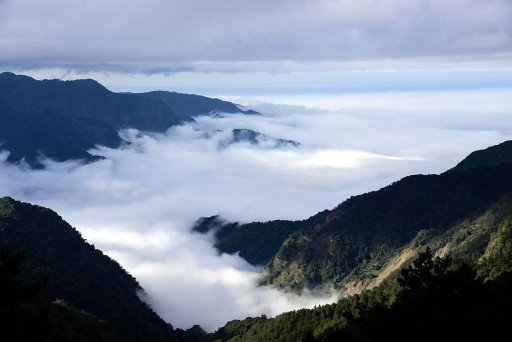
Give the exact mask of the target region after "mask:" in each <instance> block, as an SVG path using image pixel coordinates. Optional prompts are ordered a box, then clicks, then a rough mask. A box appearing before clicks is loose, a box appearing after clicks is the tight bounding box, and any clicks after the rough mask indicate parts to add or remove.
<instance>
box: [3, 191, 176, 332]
mask: <svg viewBox="0 0 512 342" xmlns="http://www.w3.org/2000/svg"><path fill="white" fill-rule="evenodd" d="M0 244H1V245H3V246H5V247H6V248H8V249H9V250H10V251H11V252H12V251H24V253H25V257H26V260H25V261H24V263H23V264H22V265H21V266H20V272H19V276H18V278H19V280H20V281H21V282H22V283H24V284H31V283H35V282H37V281H39V280H40V279H43V278H47V280H48V281H47V284H46V287H45V288H43V289H42V291H41V299H42V300H44V301H45V302H46V303H48V305H49V303H51V302H54V301H55V300H57V299H61V300H63V301H65V302H66V303H68V304H69V306H63V305H57V304H58V303H59V302H55V304H52V305H51V306H49V307H48V305H47V308H48V310H51V311H52V312H54V313H55V314H56V315H57V316H58V317H61V318H63V319H64V318H69V320H70V321H71V322H73V321H74V322H78V323H80V322H81V323H84V324H86V325H91V324H92V325H95V326H98V327H100V328H101V326H102V325H101V324H99V323H98V322H100V321H104V322H106V323H107V324H108V326H109V327H110V328H111V329H112V331H113V332H114V333H115V334H116V335H118V336H120V338H121V339H122V340H125V341H142V340H144V341H172V340H179V338H178V337H177V336H176V332H175V331H173V329H172V327H171V326H170V325H169V324H167V323H165V322H164V321H163V320H162V319H161V318H160V317H158V316H157V315H156V313H155V312H153V311H152V310H151V309H150V308H149V307H148V305H147V304H146V303H144V302H142V301H141V300H140V298H139V297H138V295H137V291H139V290H141V288H140V286H139V284H138V283H137V281H136V280H135V279H134V278H133V277H132V276H130V275H129V274H128V273H127V272H126V271H125V270H124V269H122V268H121V266H119V264H117V263H116V262H115V261H113V260H111V259H110V258H109V257H107V256H105V255H104V254H103V253H101V252H100V251H99V250H97V249H95V248H94V246H92V245H89V244H88V243H86V242H85V241H84V240H83V239H82V237H81V236H80V234H79V233H78V232H77V231H76V230H75V229H74V228H72V227H71V226H70V225H69V224H67V223H66V222H65V221H64V220H62V218H61V217H59V216H58V215H57V214H56V213H54V212H52V211H51V210H49V209H46V208H42V207H38V206H33V205H29V204H26V203H21V202H17V201H14V200H12V199H10V198H1V199H0ZM56 305H57V306H56ZM70 308H77V309H70ZM84 313H88V314H87V315H85V314H84ZM91 317H94V319H93V318H91ZM57 322H58V320H57ZM56 324H57V323H56ZM98 324H99V325H98ZM70 329H71V328H70ZM71 330H72V329H71ZM71 330H70V331H71Z"/></svg>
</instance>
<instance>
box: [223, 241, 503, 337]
mask: <svg viewBox="0 0 512 342" xmlns="http://www.w3.org/2000/svg"><path fill="white" fill-rule="evenodd" d="M504 252H506V253H507V254H508V255H509V256H510V252H512V249H511V247H510V245H509V246H508V249H507V250H506V251H504ZM509 263H510V262H509ZM511 271H512V268H511V267H506V270H505V269H503V268H502V266H500V265H499V263H494V264H493V266H492V267H490V268H486V269H485V270H482V269H480V268H479V266H477V265H475V264H473V263H471V262H468V261H461V260H458V261H453V260H451V259H450V258H449V257H444V258H440V257H434V256H433V254H432V252H431V251H430V250H429V249H426V250H425V251H422V252H420V253H419V256H418V257H417V258H416V259H415V260H414V261H413V262H412V264H411V265H410V266H408V267H406V268H404V269H402V270H401V271H400V274H399V275H398V277H397V279H396V280H394V281H389V282H386V283H384V284H382V285H381V286H380V287H377V288H374V289H371V290H365V291H363V292H362V293H361V294H358V295H354V296H351V297H347V298H342V299H340V300H339V301H338V302H337V303H335V304H331V305H325V306H320V307H316V308H314V309H311V310H308V309H303V310H298V311H293V312H288V313H284V314H281V315H278V316H277V317H275V318H272V319H268V318H266V317H265V316H262V317H255V318H247V319H244V320H235V321H231V322H229V323H228V324H226V325H225V326H224V327H222V328H221V329H219V330H218V331H217V332H216V333H215V337H214V340H215V341H231V342H235V341H237V342H242V341H244V342H256V341H258V342H264V341H283V342H284V341H290V342H294V341H304V342H306V341H319V342H320V341H322V342H323V341H488V340H499V339H500V338H502V337H503V336H507V335H508V334H509V327H508V323H509V318H510V314H509V308H510V306H511V305H512V295H511V293H510V287H511V286H512V272H511Z"/></svg>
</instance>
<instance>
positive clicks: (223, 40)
mask: <svg viewBox="0 0 512 342" xmlns="http://www.w3.org/2000/svg"><path fill="white" fill-rule="evenodd" d="M511 18H512V3H511V2H510V1H508V0H450V1H446V0H358V1H350V0H299V1H297V0H240V1H230V0H217V1H209V0H187V1H182V0H147V1H138V0H122V1H121V0H118V1H115V0H103V1H83V0H46V1H38V0H3V1H0V51H2V52H1V54H0V63H1V64H3V65H10V66H14V65H17V66H23V67H36V66H37V67H44V66H61V67H70V68H78V69H85V70H108V69H110V70H132V71H133V70H137V69H138V70H140V71H145V72H152V71H162V70H167V71H173V70H183V69H185V70H187V69H190V68H194V65H193V64H191V63H196V62H202V63H203V67H204V63H212V62H213V63H214V64H215V63H220V64H217V68H219V67H220V68H222V63H224V68H226V67H227V68H228V69H231V68H232V67H233V64H232V62H279V63H283V62H285V63H287V62H292V63H293V62H294V61H299V62H312V61H331V62H332V61H360V60H385V59H389V58H391V59H400V58H418V57H420V58H429V57H443V56H459V57H460V56H465V57H468V56H476V58H477V59H478V58H480V57H478V56H488V55H496V54H498V55H499V54H510V53H511V52H512V49H511V48H512V20H511ZM484 58H485V57H484ZM247 67H248V66H247V65H246V66H245V68H247ZM213 68H214V69H215V67H213ZM262 68H265V66H263V65H259V70H268V66H267V69H262Z"/></svg>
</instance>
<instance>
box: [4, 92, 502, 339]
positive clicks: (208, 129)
mask: <svg viewBox="0 0 512 342" xmlns="http://www.w3.org/2000/svg"><path fill="white" fill-rule="evenodd" d="M511 99H512V90H510V89H501V90H479V91H475V90H472V91H444V92H408V93H400V92H396V93H393V92H391V93H370V94H344V95H337V96H295V97H294V96H288V97H261V98H258V97H248V98H245V97H239V98H237V100H238V101H239V102H241V103H245V104H252V105H254V106H255V107H256V109H258V110H259V111H261V112H262V113H263V115H261V116H244V115H237V114H234V115H227V116H225V117H222V118H218V117H217V118H213V117H199V118H198V119H197V122H196V123H191V124H187V125H184V126H179V127H173V128H171V129H170V130H169V131H168V132H167V133H166V134H156V135H144V134H140V133H139V132H137V131H134V130H127V131H123V132H122V134H123V136H124V137H125V138H126V139H127V140H130V141H131V142H132V144H131V145H130V146H127V147H125V148H123V149H118V150H112V149H107V148H99V153H101V154H102V155H105V156H106V157H107V158H108V159H107V160H103V161H99V162H95V163H93V164H88V165H79V164H76V163H71V162H69V163H53V162H48V168H47V169H46V170H26V169H22V168H19V167H17V166H12V165H8V164H6V163H5V162H0V189H1V191H2V195H10V196H13V197H15V198H17V199H20V200H25V201H29V202H33V203H38V204H41V205H45V206H48V207H50V208H52V209H54V210H56V211H57V212H58V213H59V214H61V215H62V216H63V217H64V219H66V220H68V221H69V222H70V223H71V224H72V225H74V226H76V227H77V228H78V229H79V230H80V231H81V232H82V234H83V235H84V236H85V237H86V238H87V239H88V240H89V241H90V242H92V243H94V244H95V245H96V246H97V247H98V248H100V249H102V250H103V251H105V252H106V253H107V254H108V255H110V256H112V257H114V258H115V259H116V260H118V261H119V262H120V263H121V264H122V265H123V266H124V267H125V268H126V269H128V270H129V271H130V272H131V273H132V274H133V275H134V276H135V277H136V278H137V279H138V280H139V281H140V282H141V284H142V286H143V287H144V288H145V289H146V290H147V293H148V295H149V298H150V299H149V301H150V303H152V305H153V306H154V307H155V309H156V310H157V311H158V312H159V313H160V314H161V315H162V316H163V317H164V318H165V319H166V320H168V321H170V322H172V323H173V324H174V325H175V326H178V327H183V328H187V327H190V326H191V325H192V324H201V325H202V326H204V327H205V328H207V329H209V330H213V329H215V328H217V327H218V326H220V325H222V324H224V323H225V322H226V321H227V320H230V319H235V318H243V317H246V316H248V315H252V316H255V315H261V314H268V315H275V314H277V313H279V312H282V311H286V310H291V309H295V308H299V307H303V306H312V305H315V304H319V303H326V302H329V301H332V300H334V298H333V297H332V296H331V295H329V292H325V293H324V296H318V294H305V295H304V296H301V297H298V296H293V295H290V294H284V293H282V292H280V291H278V290H276V289H273V288H269V287H258V286H257V278H258V270H259V268H258V267H254V266H251V265H249V264H247V263H246V262H245V261H244V260H242V259H241V258H239V257H238V256H236V255H220V256H219V255H218V254H217V253H216V251H215V250H214V249H213V248H212V246H211V240H210V239H211V237H209V236H203V235H196V234H192V233H191V232H190V228H191V226H192V224H193V222H194V221H195V220H196V219H197V218H199V217H201V216H209V215H214V214H221V215H222V216H224V217H225V218H227V219H230V220H241V221H244V222H247V221H253V220H269V219H277V218H287V219H299V218H305V217H308V216H309V215H312V214H315V213H316V212H318V211H320V210H323V209H326V208H332V207H334V206H335V205H337V204H338V203H340V202H341V201H342V200H344V199H345V198H347V197H349V196H351V195H356V194H360V193H362V192H366V191H369V190H375V189H377V188H379V187H381V186H384V185H387V184H388V183H390V182H392V181H395V180H397V179H399V178H400V177H402V176H406V175H409V174H413V173H434V172H442V171H444V170H446V169H448V168H450V167H451V166H453V165H454V164H455V163H456V162H457V161H459V160H461V159H462V158H463V157H464V156H465V155H466V154H468V153H469V152H471V151H473V150H475V149H479V148H483V147H486V146H489V145H492V144H496V143H499V142H501V141H503V140H506V139H510V137H511V136H512V116H511V115H510V113H511V112H512V100H511ZM234 128H246V129H252V130H255V131H258V132H261V133H263V134H266V135H267V136H270V137H275V138H282V139H290V140H295V141H299V142H300V143H301V145H300V146H299V147H284V148H281V149H269V148H268V147H266V146H263V147H258V146H254V145H251V144H249V143H240V144H234V145H231V146H230V147H228V148H222V149H219V148H218V146H219V143H220V142H221V141H225V140H226V139H227V138H228V137H229V135H230V134H231V130H232V129H234ZM5 158H6V153H5V152H4V153H2V154H0V160H3V161H5Z"/></svg>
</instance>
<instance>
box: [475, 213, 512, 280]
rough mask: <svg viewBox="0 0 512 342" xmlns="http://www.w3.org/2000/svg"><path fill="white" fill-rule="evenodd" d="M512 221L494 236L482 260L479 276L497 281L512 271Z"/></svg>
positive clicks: (504, 224) (499, 229)
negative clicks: (499, 277) (502, 275)
mask: <svg viewBox="0 0 512 342" xmlns="http://www.w3.org/2000/svg"><path fill="white" fill-rule="evenodd" d="M511 256H512V219H510V218H508V219H507V220H506V221H505V222H503V224H502V225H501V226H500V227H499V228H498V230H497V231H496V232H495V233H494V234H493V235H492V237H491V241H490V243H489V245H488V246H487V249H486V251H485V254H484V255H483V256H482V258H481V259H480V261H479V263H478V266H479V269H478V271H479V275H480V276H482V277H484V278H486V279H495V278H497V277H498V276H500V275H501V274H502V273H505V272H511V271H512V258H511Z"/></svg>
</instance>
